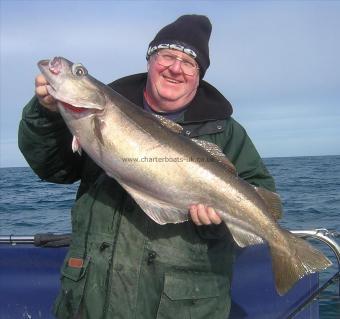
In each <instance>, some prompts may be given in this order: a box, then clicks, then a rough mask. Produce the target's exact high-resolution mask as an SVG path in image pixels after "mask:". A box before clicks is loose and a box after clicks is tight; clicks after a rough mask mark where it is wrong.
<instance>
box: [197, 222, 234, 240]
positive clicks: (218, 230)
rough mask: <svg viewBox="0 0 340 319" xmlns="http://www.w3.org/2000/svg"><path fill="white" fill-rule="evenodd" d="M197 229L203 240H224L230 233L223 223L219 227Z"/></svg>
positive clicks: (203, 226)
mask: <svg viewBox="0 0 340 319" xmlns="http://www.w3.org/2000/svg"><path fill="white" fill-rule="evenodd" d="M196 229H197V232H198V234H199V236H200V237H201V238H202V239H222V238H224V237H226V236H227V235H228V233H229V232H228V229H227V226H226V225H225V223H223V222H222V223H220V224H218V225H215V224H212V225H202V226H197V227H196Z"/></svg>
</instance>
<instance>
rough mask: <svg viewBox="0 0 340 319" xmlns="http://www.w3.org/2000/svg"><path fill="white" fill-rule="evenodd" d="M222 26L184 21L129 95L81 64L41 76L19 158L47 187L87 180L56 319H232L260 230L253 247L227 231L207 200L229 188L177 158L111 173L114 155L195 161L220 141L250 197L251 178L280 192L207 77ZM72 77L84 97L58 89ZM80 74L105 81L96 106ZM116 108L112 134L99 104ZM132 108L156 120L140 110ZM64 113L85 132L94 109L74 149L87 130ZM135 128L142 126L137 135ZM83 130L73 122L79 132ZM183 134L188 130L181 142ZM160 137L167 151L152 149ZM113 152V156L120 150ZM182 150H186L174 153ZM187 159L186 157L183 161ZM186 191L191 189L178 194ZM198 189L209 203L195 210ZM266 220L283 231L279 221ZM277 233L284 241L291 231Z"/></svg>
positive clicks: (160, 45)
mask: <svg viewBox="0 0 340 319" xmlns="http://www.w3.org/2000/svg"><path fill="white" fill-rule="evenodd" d="M211 28H212V27H211V23H210V21H209V19H208V18H207V17H205V16H201V15H184V16H181V17H179V18H178V19H177V20H176V21H174V22H173V23H170V24H169V25H166V26H165V27H164V28H163V29H161V30H160V31H159V32H158V33H157V34H156V36H155V38H154V39H153V40H152V41H151V43H150V44H149V47H148V50H147V67H148V72H147V73H143V74H136V75H131V76H127V77H124V78H122V79H119V80H116V81H114V82H113V83H111V84H110V85H109V86H110V87H111V88H113V89H114V90H115V91H116V92H118V93H119V94H120V95H118V94H116V93H115V92H113V91H110V92H108V91H107V90H106V89H105V88H104V86H103V88H102V90H101V91H95V88H94V87H95V85H97V84H98V83H97V82H98V81H97V82H96V81H95V80H94V79H93V78H90V77H88V75H87V70H86V69H85V68H84V67H83V66H81V65H78V64H71V63H70V62H69V61H67V60H65V59H62V58H55V59H53V60H51V61H41V62H40V63H39V67H40V69H41V70H42V71H43V73H44V75H39V76H37V77H36V95H35V97H33V99H32V100H31V101H30V102H29V103H28V104H27V105H26V107H25V108H24V111H23V118H22V120H21V123H20V129H19V146H20V149H21V151H22V152H23V154H24V156H25V158H26V160H27V161H28V163H29V164H30V166H31V167H32V169H33V170H34V171H35V172H36V173H37V174H38V175H39V177H40V178H41V179H43V180H46V181H49V182H54V183H73V182H75V181H78V180H80V186H79V190H78V194H77V200H76V203H75V205H74V207H73V209H72V244H71V246H70V248H69V252H68V254H67V256H66V259H65V262H64V265H63V266H62V270H61V274H62V277H61V283H62V287H61V291H60V293H59V296H58V298H57V300H56V303H55V307H54V313H55V315H56V317H57V318H63V319H66V318H92V319H98V318H139V319H140V318H141V319H142V318H145V319H150V318H181V319H183V318H195V319H199V318H202V319H203V318H204V319H206V318H209V319H214V318H218V319H222V318H223V319H226V318H228V316H229V312H230V304H231V300H230V282H231V276H232V265H233V260H234V245H235V241H236V243H238V244H239V245H242V243H245V242H246V241H247V240H253V241H254V243H255V242H256V240H258V239H259V237H257V236H256V234H257V235H259V234H260V235H261V234H262V233H261V231H259V232H258V233H256V231H257V230H256V229H255V228H254V229H253V228H252V227H253V226H252V225H249V228H248V230H247V231H249V233H247V236H248V235H249V236H248V237H247V238H245V237H243V238H242V235H240V234H239V233H238V232H237V229H236V228H235V227H226V223H227V222H226V223H222V222H221V221H222V219H223V221H226V219H224V217H223V214H222V213H220V212H221V211H222V209H221V207H214V206H213V203H214V202H213V200H211V201H210V198H212V197H214V196H215V195H214V194H213V193H212V194H213V195H211V197H210V193H209V194H208V192H210V189H217V191H219V190H218V188H219V185H218V184H217V183H216V184H214V183H213V186H212V187H211V188H209V189H208V191H207V190H206V188H204V187H205V185H204V184H205V183H201V182H199V181H200V178H202V174H203V175H204V174H208V173H209V172H210V171H209V170H207V169H204V168H203V166H199V165H198V164H197V163H190V164H188V163H186V164H185V165H187V166H186V167H195V166H189V165H197V172H196V171H195V172H191V173H192V174H196V176H195V175H188V176H193V177H189V178H188V177H186V175H185V174H187V172H186V171H183V174H179V173H178V172H179V171H180V170H181V169H182V166H179V164H178V163H174V161H170V160H168V162H162V163H160V161H155V162H154V163H151V164H150V163H146V160H145V161H138V159H137V160H136V161H135V162H134V163H125V162H126V161H125V162H124V161H116V159H114V160H112V163H115V164H112V167H108V166H110V160H108V159H110V158H111V157H110V156H115V154H118V153H121V154H123V153H124V152H125V151H126V148H127V147H129V151H131V149H143V150H144V151H143V152H148V154H145V153H143V154H140V158H144V159H147V158H148V155H149V154H157V152H158V150H160V149H163V148H165V147H167V146H166V145H168V144H169V145H172V146H171V147H169V148H168V150H169V153H166V154H164V152H163V153H160V154H163V155H166V156H167V157H168V158H170V159H171V158H172V157H171V156H172V154H177V156H178V154H183V156H184V155H185V152H186V149H187V148H188V149H192V150H194V151H195V150H197V151H198V153H199V154H201V153H200V151H199V149H200V147H198V146H197V145H201V146H202V145H203V146H205V147H206V146H209V147H210V150H211V149H214V147H213V146H211V145H212V143H214V144H216V145H218V146H219V148H220V149H221V150H222V151H223V153H224V154H225V155H226V156H227V158H228V159H229V160H230V161H231V162H232V163H233V165H234V166H235V168H236V171H237V174H238V177H236V176H235V175H234V174H231V173H230V174H231V175H232V178H235V179H236V180H237V183H238V184H241V186H240V187H241V188H242V187H243V188H244V189H246V190H248V187H249V189H251V192H254V193H255V195H256V192H255V191H253V190H252V187H250V186H247V185H243V184H242V183H244V184H247V183H245V182H244V181H247V182H248V183H250V184H252V185H255V186H257V187H260V188H262V189H263V192H264V193H265V190H267V191H271V192H274V191H275V186H274V181H273V178H272V177H271V176H270V174H269V173H268V171H267V169H266V168H265V166H264V164H263V162H262V160H261V158H260V156H259V154H258V152H257V151H256V149H255V147H254V145H253V143H252V142H251V140H250V138H249V137H248V135H247V133H246V131H245V130H244V128H243V127H242V126H241V125H240V124H239V123H237V122H236V121H235V120H234V119H233V118H232V117H231V115H232V107H231V105H230V103H229V102H228V100H227V99H226V98H225V97H224V96H223V95H222V94H221V93H220V92H219V91H218V90H217V89H216V88H214V87H213V86H212V85H210V84H209V83H207V82H206V81H204V80H203V77H204V74H205V72H206V70H207V69H208V67H209V64H210V60H209V47H208V43H209V38H210V34H211ZM68 67H69V70H68V69H67V68H68ZM64 68H65V69H64ZM64 70H66V71H64ZM63 72H68V73H65V75H66V74H68V75H70V74H72V76H73V77H74V80H72V81H71V82H72V83H73V84H72V85H74V90H63V86H62V85H60V86H59V84H58V81H59V80H56V81H55V82H54V80H53V78H56V79H57V78H58V76H59V75H60V77H59V78H60V80H62V77H61V76H62V75H63V74H64V73H63ZM77 77H78V78H79V79H83V80H84V83H85V84H86V81H87V77H88V79H90V81H92V82H91V83H92V84H93V83H95V84H94V85H92V84H91V88H92V89H91V90H90V91H89V92H90V93H91V94H86V98H87V99H88V100H87V102H85V103H84V102H81V103H80V102H79V101H80V99H78V100H79V101H78V102H79V105H77V106H76V105H74V104H75V103H72V102H73V100H74V101H75V100H76V98H74V97H72V95H74V96H76V93H77V90H79V94H81V90H80V89H79V87H80V85H82V84H81V83H80V82H78V78H77ZM63 79H65V78H63ZM71 82H70V83H71ZM50 93H51V94H50ZM52 95H53V96H52ZM63 95H64V96H63ZM65 96H69V98H68V99H66V98H65ZM108 96H110V98H108ZM104 97H105V98H104ZM123 97H124V98H123ZM125 98H127V100H126V99H125ZM90 99H93V101H90ZM110 99H112V101H113V100H116V102H115V103H113V104H112V108H117V110H119V109H120V111H119V112H118V113H115V114H114V115H112V117H111V119H112V118H115V119H116V120H114V121H111V123H110V125H108V123H109V122H108V121H106V120H105V119H104V118H100V116H101V115H100V114H101V113H103V112H104V110H105V108H102V107H101V106H99V104H100V103H99V102H98V101H101V102H102V103H103V104H105V103H107V101H108V100H110ZM57 100H58V101H59V102H58V103H59V107H58V106H57ZM60 101H62V103H60ZM117 101H119V102H117ZM90 102H91V103H90ZM130 102H132V103H133V104H135V105H137V106H138V107H139V108H140V109H143V110H145V111H146V112H141V111H139V109H138V112H137V110H136V109H135V110H136V111H135V112H134V111H133V110H134V108H135V106H134V105H133V104H132V103H130ZM86 103H87V104H88V105H87V104H86ZM90 104H91V105H92V106H89V105H90ZM112 108H111V109H112ZM111 109H110V110H111ZM58 110H59V111H58ZM63 110H65V114H66V115H65V114H63V112H64V111H63ZM60 111H62V112H61V113H62V115H63V117H64V115H65V116H66V117H67V116H68V115H67V114H69V115H70V114H71V115H70V116H71V117H70V119H71V120H70V121H73V120H74V123H76V120H79V119H80V118H82V117H84V118H86V116H85V115H86V114H88V113H90V112H94V113H93V114H95V115H94V117H92V120H91V121H92V122H91V123H92V124H91V125H93V126H91V127H90V126H89V129H88V130H87V131H86V133H85V134H80V135H79V137H78V138H74V139H73V143H72V134H73V135H75V136H76V135H77V132H78V131H77V130H78V129H77V128H74V130H73V131H72V129H71V131H72V134H70V132H69V130H68V128H67V126H66V125H65V122H64V119H63V118H62V116H61V115H60ZM86 112H87V113H86ZM84 114H85V115H84ZM117 114H118V115H117ZM151 115H152V116H151ZM154 115H156V117H157V119H156V117H154ZM159 116H162V117H159ZM123 120H124V121H125V122H124V125H123ZM173 121H174V122H176V123H177V124H175V123H174V122H173ZM131 123H139V125H137V126H136V125H134V126H131V127H130V125H132V124H131ZM143 123H144V125H143ZM159 123H161V124H160V125H158V124H159ZM72 125H73V124H72V123H71V124H70V123H68V126H69V127H70V128H71V127H72ZM119 125H121V126H120V127H119ZM162 125H164V128H161V127H160V126H162ZM169 128H170V129H169ZM178 128H179V130H178ZM110 130H115V131H114V132H115V133H114V135H113V137H112V134H111V140H110V141H109V142H108V140H107V137H106V136H107V135H106V132H108V131H110ZM153 130H154V131H153ZM174 130H175V131H176V130H178V131H177V132H176V134H175V133H173V131H174ZM137 131H138V134H137V133H136V135H134V134H135V132H137ZM153 132H158V133H157V134H152V133H153ZM163 132H165V133H164V134H165V135H164V138H163V135H162V134H163ZM87 133H88V136H86V135H87ZM156 135H157V136H156ZM90 136H91V138H90ZM132 136H136V137H132ZM92 137H93V138H92ZM149 137H150V139H149ZM168 137H169V140H167V141H165V139H168ZM86 138H88V141H89V143H91V141H93V140H95V142H96V143H97V144H96V147H94V148H93V153H92V151H91V150H90V148H86V147H87V145H86V144H87V143H86V142H85V139H86ZM157 138H159V139H160V141H158V144H152V145H151V144H150V146H148V144H147V143H151V142H150V141H151V140H152V141H154V140H156V139H157ZM162 138H163V141H164V145H163V143H162V140H161V139H162ZM189 138H190V139H191V138H193V139H194V140H196V142H195V143H194V142H193V140H189ZM91 139H92V140H91ZM90 140H91V141H90ZM172 140H173V141H175V142H174V143H172V142H171V141H172ZM187 141H189V142H187ZM200 141H201V142H200ZM202 141H205V142H202ZM167 143H168V144H167ZM196 143H198V144H196ZM202 143H203V144H202ZM71 144H72V148H73V150H78V151H79V150H80V148H83V152H81V154H78V152H75V153H74V152H73V151H72V148H71ZM181 145H184V147H182V149H181ZM185 145H187V147H186V146H185ZM107 147H111V148H112V152H111V153H110V152H108V151H107ZM143 147H144V148H143ZM176 147H178V149H181V150H182V152H180V151H178V150H177V151H176V152H177V153H176V152H173V153H171V154H170V152H172V150H174V149H175V148H176ZM98 150H99V151H98ZM79 153H80V152H79ZM193 153H194V152H193ZM124 154H125V153H124ZM204 154H207V153H206V151H204ZM190 156H191V153H190ZM188 157H189V156H188ZM112 158H113V157H112ZM183 158H184V157H183ZM183 158H182V159H181V158H179V157H177V160H178V162H180V161H183ZM93 159H94V160H95V161H94V160H93ZM196 159H197V158H196ZM192 161H193V162H194V161H195V157H192ZM222 161H223V160H222ZM123 162H124V163H123ZM224 163H227V160H226V161H224ZM97 164H98V165H97ZM127 165H130V166H127ZM151 165H152V166H151ZM176 165H177V166H176ZM202 165H208V166H209V165H210V164H206V163H204V164H202ZM211 165H212V164H211ZM233 165H231V164H223V163H220V164H218V165H217V166H216V167H217V171H219V170H220V171H219V172H222V171H223V170H225V171H227V170H233ZM122 167H123V168H124V169H123V170H122V169H121V168H122ZM126 167H128V169H125V168H126ZM146 167H148V168H146ZM183 167H184V166H183ZM201 167H202V169H201ZM209 167H210V166H209ZM211 167H213V169H215V168H216V167H215V166H211ZM157 169H158V170H157ZM162 174H163V175H162ZM209 174H210V173H209ZM221 174H222V173H221ZM228 174H229V173H228ZM108 175H109V176H108ZM160 175H162V177H159V178H158V176H160ZM216 175H218V174H215V175H214V176H215V177H214V178H217V179H216V181H218V176H217V177H216ZM181 178H182V179H183V181H182V180H181V182H178V184H176V183H177V181H179V180H180V179H181ZM241 179H242V182H240V180H241ZM196 181H198V183H196ZM214 185H215V186H216V187H214ZM181 187H183V189H185V190H186V191H185V192H181V193H177V191H178V190H179V189H181ZM200 189H202V191H200ZM232 191H233V190H231V191H230V192H232ZM195 192H196V193H197V194H200V195H197V197H192V198H193V199H192V202H190V200H191V197H190V196H191V195H192V194H196V193H195ZM271 192H268V193H271ZM164 194H166V195H164ZM255 195H254V196H255ZM162 196H163V197H162ZM204 196H206V197H204ZM218 196H219V195H218ZM218 196H217V195H216V198H217V197H218ZM221 196H222V195H221ZM256 196H257V195H256ZM256 196H255V197H256ZM205 198H206V200H205ZM238 198H239V201H241V200H242V198H241V197H238ZM256 198H257V197H256ZM200 199H202V201H201V200H200ZM203 201H205V202H203ZM259 201H260V199H259ZM186 203H187V204H188V205H187V206H185V205H186ZM181 205H182V206H181ZM261 205H262V204H261ZM231 212H232V209H231ZM222 217H223V218H222ZM236 220H237V218H236V217H235V218H234V221H236ZM249 220H250V219H249ZM227 221H228V220H227ZM230 221H231V219H230ZM264 221H265V222H266V223H267V221H268V223H274V222H272V218H271V217H268V218H267V217H265V219H264ZM256 223H257V222H254V223H253V224H256ZM227 224H228V223H227ZM231 224H232V223H231ZM236 224H237V223H236V222H235V225H236ZM259 224H260V223H259ZM264 224H265V223H264ZM235 225H234V226H235ZM273 225H274V224H273ZM228 226H229V224H228ZM274 228H275V227H274ZM277 234H279V235H276V234H275V236H276V237H279V238H281V237H280V236H281V233H280V232H278V233H277ZM243 235H244V233H243ZM251 236H253V237H251ZM282 238H283V237H282ZM265 239H266V240H268V241H270V240H271V237H269V235H268V238H265ZM234 240H235V241H234ZM246 244H247V243H245V245H246ZM281 285H283V286H281ZM278 289H279V291H280V289H282V292H285V291H286V290H287V289H288V288H287V287H285V286H284V284H282V283H281V282H279V283H278Z"/></svg>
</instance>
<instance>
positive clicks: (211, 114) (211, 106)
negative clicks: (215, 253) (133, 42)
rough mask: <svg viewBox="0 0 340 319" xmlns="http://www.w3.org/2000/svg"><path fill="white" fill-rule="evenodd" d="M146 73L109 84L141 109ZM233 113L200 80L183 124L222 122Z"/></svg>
mask: <svg viewBox="0 0 340 319" xmlns="http://www.w3.org/2000/svg"><path fill="white" fill-rule="evenodd" d="M146 79H147V73H139V74H134V75H130V76H127V77H123V78H121V79H118V80H116V81H114V82H112V83H110V84H109V86H111V87H112V88H113V89H114V90H116V91H117V92H118V93H120V94H121V95H123V96H125V97H126V98H128V99H129V100H130V101H131V102H133V103H135V104H137V105H139V106H140V107H143V91H144V88H145V86H146ZM232 113H233V108H232V106H231V104H230V102H229V101H228V100H227V99H226V98H225V97H224V96H223V95H222V94H221V93H220V92H219V91H218V90H217V89H216V88H215V87H213V86H212V85H210V84H209V83H208V82H205V81H203V80H201V82H200V85H199V87H198V89H197V93H196V96H195V98H194V99H193V100H192V101H191V103H190V105H189V106H188V108H187V110H186V111H185V113H184V121H183V122H184V123H190V122H206V121H210V120H223V119H226V118H229V117H230V116H231V114H232Z"/></svg>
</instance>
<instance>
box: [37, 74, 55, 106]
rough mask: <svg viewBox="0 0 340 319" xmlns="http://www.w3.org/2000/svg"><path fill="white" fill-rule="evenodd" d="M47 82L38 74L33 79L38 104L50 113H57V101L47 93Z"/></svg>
mask: <svg viewBox="0 0 340 319" xmlns="http://www.w3.org/2000/svg"><path fill="white" fill-rule="evenodd" d="M47 85H48V82H47V80H46V78H45V77H44V76H43V75H42V74H39V75H37V77H36V78H35V94H36V96H37V98H38V100H39V102H40V104H41V105H42V106H44V107H46V108H47V109H48V110H50V111H52V112H58V108H57V101H56V100H55V99H54V97H53V96H52V95H50V94H49V93H48V91H47Z"/></svg>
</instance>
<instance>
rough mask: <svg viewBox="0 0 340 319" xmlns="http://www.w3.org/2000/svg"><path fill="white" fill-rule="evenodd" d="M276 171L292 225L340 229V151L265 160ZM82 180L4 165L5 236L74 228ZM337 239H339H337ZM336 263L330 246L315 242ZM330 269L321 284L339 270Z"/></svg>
mask: <svg viewBox="0 0 340 319" xmlns="http://www.w3.org/2000/svg"><path fill="white" fill-rule="evenodd" d="M264 161H265V163H266V166H267V168H268V170H269V171H270V173H271V174H272V175H273V176H274V178H275V181H276V185H277V191H278V193H279V194H280V196H281V198H282V201H283V207H284V215H283V218H282V220H281V221H280V224H281V225H282V226H283V227H284V228H286V229H289V230H302V229H305V230H306V229H316V228H327V229H329V230H334V231H335V232H337V233H340V156H320V157H283V158H268V159H264ZM77 187H78V183H76V184H73V185H57V184H52V183H48V182H44V181H41V180H40V179H39V178H38V177H37V176H36V175H35V174H34V173H33V172H32V170H31V169H30V168H28V167H16V168H0V235H10V234H13V235H33V234H36V233H46V232H53V233H67V232H70V231H71V226H70V209H71V207H72V205H73V201H74V198H75V194H76V190H77ZM337 240H338V242H339V241H340V238H337ZM313 244H314V245H316V246H317V247H318V248H319V249H322V250H323V252H324V253H325V254H326V255H327V256H328V257H329V258H330V259H331V260H332V261H333V263H334V265H337V262H336V259H335V258H334V255H333V253H332V252H331V251H330V249H327V248H326V246H325V245H323V244H319V243H317V242H313ZM336 270H337V268H336V267H335V266H333V267H331V268H329V269H327V270H325V271H324V272H323V273H322V274H321V276H320V278H321V284H322V283H324V282H325V281H326V280H327V279H328V278H330V277H331V276H332V274H334V273H335V272H336ZM338 287H339V283H338V284H335V285H332V286H331V287H329V288H328V289H327V290H326V291H325V292H324V293H323V294H322V295H321V299H320V301H319V304H320V319H339V318H340V301H339V298H337V299H334V298H333V297H334V296H336V295H337V294H338V293H339V290H338Z"/></svg>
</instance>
